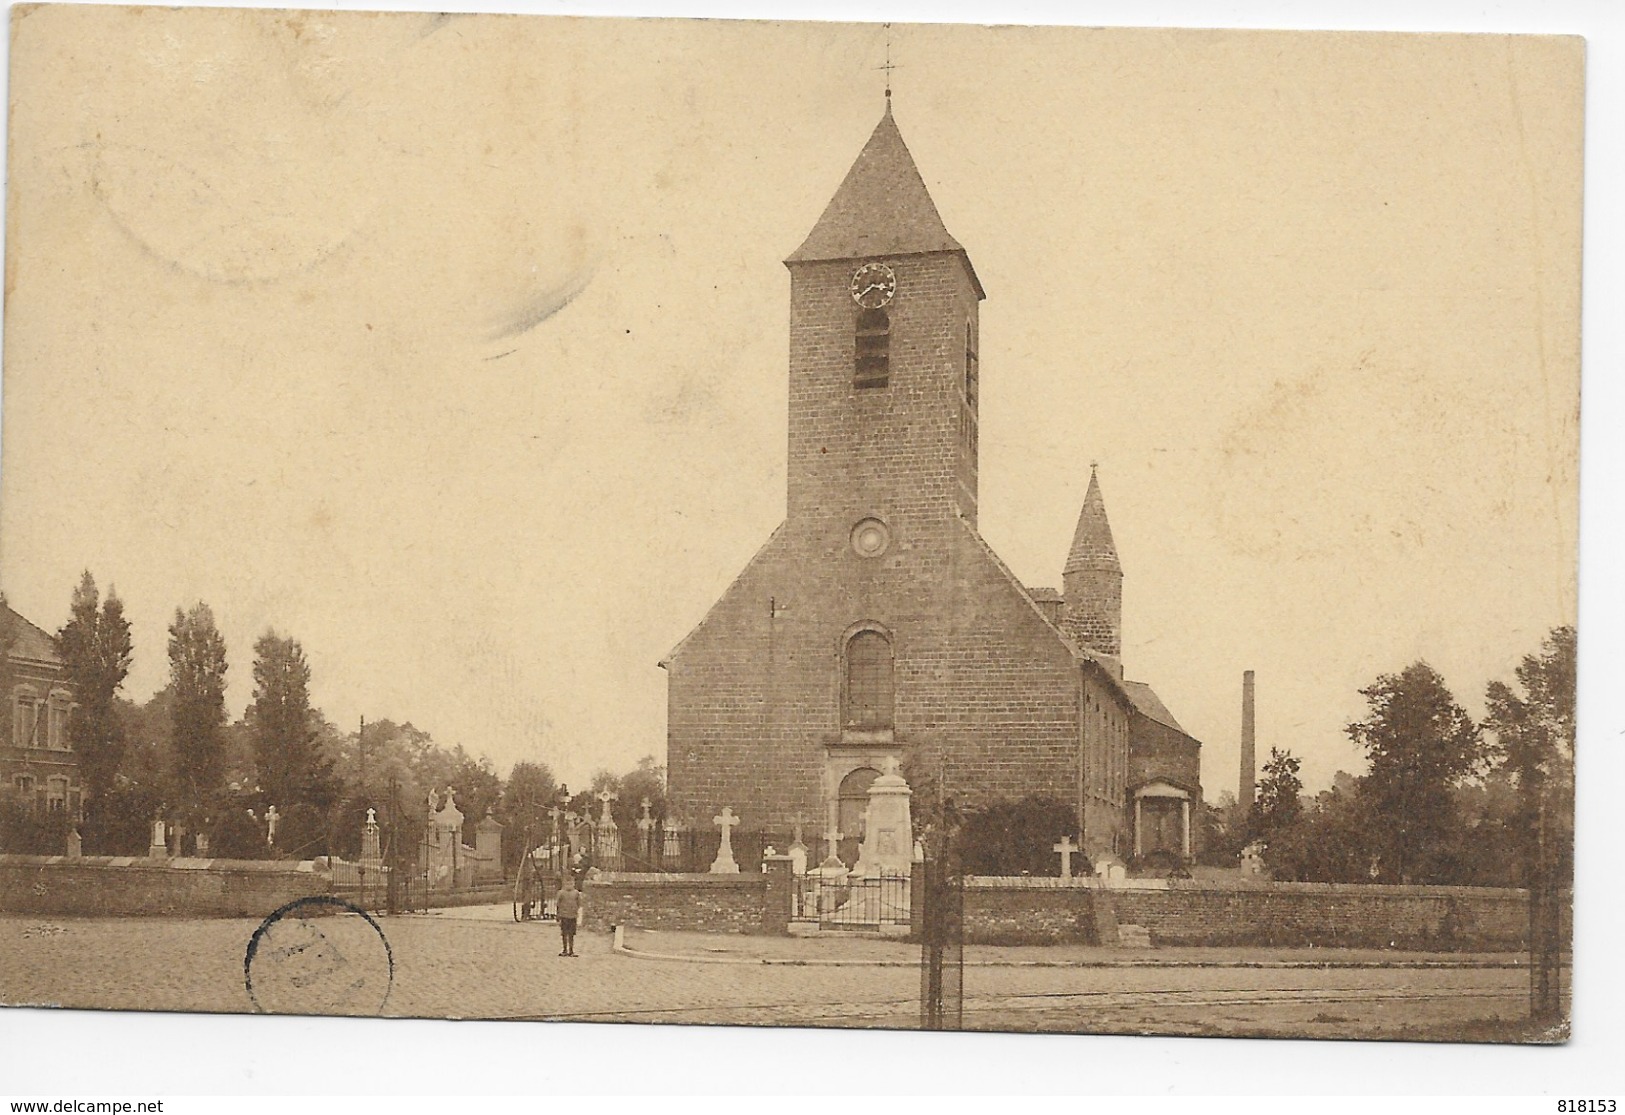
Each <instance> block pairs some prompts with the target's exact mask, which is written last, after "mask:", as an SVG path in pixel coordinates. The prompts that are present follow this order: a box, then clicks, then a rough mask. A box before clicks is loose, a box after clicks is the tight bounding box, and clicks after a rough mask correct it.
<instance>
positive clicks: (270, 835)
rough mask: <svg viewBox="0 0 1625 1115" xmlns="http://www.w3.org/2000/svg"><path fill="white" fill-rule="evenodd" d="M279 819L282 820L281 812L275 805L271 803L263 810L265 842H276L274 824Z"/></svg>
mask: <svg viewBox="0 0 1625 1115" xmlns="http://www.w3.org/2000/svg"><path fill="white" fill-rule="evenodd" d="M280 820H282V814H280V813H278V812H277V811H276V806H274V805H273V806H271V808H269V809H267V810H266V811H265V842H266V843H267V844H275V843H276V825H277V822H278V821H280Z"/></svg>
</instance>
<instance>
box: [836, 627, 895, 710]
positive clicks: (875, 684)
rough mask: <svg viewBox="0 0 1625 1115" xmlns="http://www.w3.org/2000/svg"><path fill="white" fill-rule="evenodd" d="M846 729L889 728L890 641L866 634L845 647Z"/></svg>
mask: <svg viewBox="0 0 1625 1115" xmlns="http://www.w3.org/2000/svg"><path fill="white" fill-rule="evenodd" d="M843 720H844V722H845V725H846V727H848V728H865V729H879V728H890V727H891V726H892V653H891V640H890V639H888V638H886V636H885V634H884V633H882V632H880V631H874V630H865V631H859V632H858V633H857V634H856V635H853V636H852V638H851V639H849V640H848V641H847V644H846V715H845V716H844V717H843Z"/></svg>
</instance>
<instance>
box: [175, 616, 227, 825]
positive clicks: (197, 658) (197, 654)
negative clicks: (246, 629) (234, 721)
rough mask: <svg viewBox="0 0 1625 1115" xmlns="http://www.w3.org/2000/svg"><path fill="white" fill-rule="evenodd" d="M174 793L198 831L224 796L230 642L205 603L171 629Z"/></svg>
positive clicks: (176, 618) (180, 618) (177, 620)
mask: <svg viewBox="0 0 1625 1115" xmlns="http://www.w3.org/2000/svg"><path fill="white" fill-rule="evenodd" d="M169 685H170V689H171V690H172V693H171V705H170V739H171V741H172V752H171V760H172V762H173V763H174V768H173V778H172V788H173V791H174V793H175V794H176V795H177V796H178V797H179V799H180V806H179V808H180V812H181V814H182V815H183V816H185V817H186V818H187V819H188V820H189V821H192V822H193V824H194V826H195V820H196V818H198V817H201V816H203V815H204V814H205V813H206V812H207V810H208V806H209V803H210V800H211V799H212V798H213V796H214V795H215V793H216V792H217V791H218V790H219V788H220V784H221V779H222V776H223V771H224V762H225V729H226V641H225V640H224V639H223V638H221V637H220V631H219V629H218V628H217V627H216V626H215V623H214V613H213V612H212V611H210V610H209V606H208V605H207V604H204V603H201V602H200V603H197V604H194V605H193V606H192V608H191V610H190V611H186V612H183V611H181V610H180V609H179V608H177V609H175V621H174V622H173V623H171V624H170V625H169Z"/></svg>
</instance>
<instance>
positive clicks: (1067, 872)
mask: <svg viewBox="0 0 1625 1115" xmlns="http://www.w3.org/2000/svg"><path fill="white" fill-rule="evenodd" d="M1050 850H1051V851H1053V852H1058V853H1060V856H1061V878H1063V879H1070V878H1072V856H1073V855H1074V854H1075V853H1076V852H1078V851H1079V849H1078V847H1077V846H1076V845H1074V844H1073V843H1072V838H1071V837H1070V836H1063V837H1061V839H1060V841H1059V842H1058V843H1056V844H1055V845H1054V847H1052V848H1051V849H1050Z"/></svg>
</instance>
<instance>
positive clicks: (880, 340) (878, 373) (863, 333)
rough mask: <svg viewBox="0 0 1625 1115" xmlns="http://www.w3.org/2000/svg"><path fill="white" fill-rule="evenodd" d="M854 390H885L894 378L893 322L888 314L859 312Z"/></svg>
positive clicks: (853, 377) (884, 312)
mask: <svg viewBox="0 0 1625 1115" xmlns="http://www.w3.org/2000/svg"><path fill="white" fill-rule="evenodd" d="M854 351H855V352H856V362H855V366H854V368H853V371H852V386H853V387H857V388H866V387H885V386H886V384H887V383H888V382H889V381H890V375H891V318H890V317H889V316H887V314H886V311H885V310H860V311H859V312H858V328H857V344H856V346H855V349H854Z"/></svg>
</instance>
